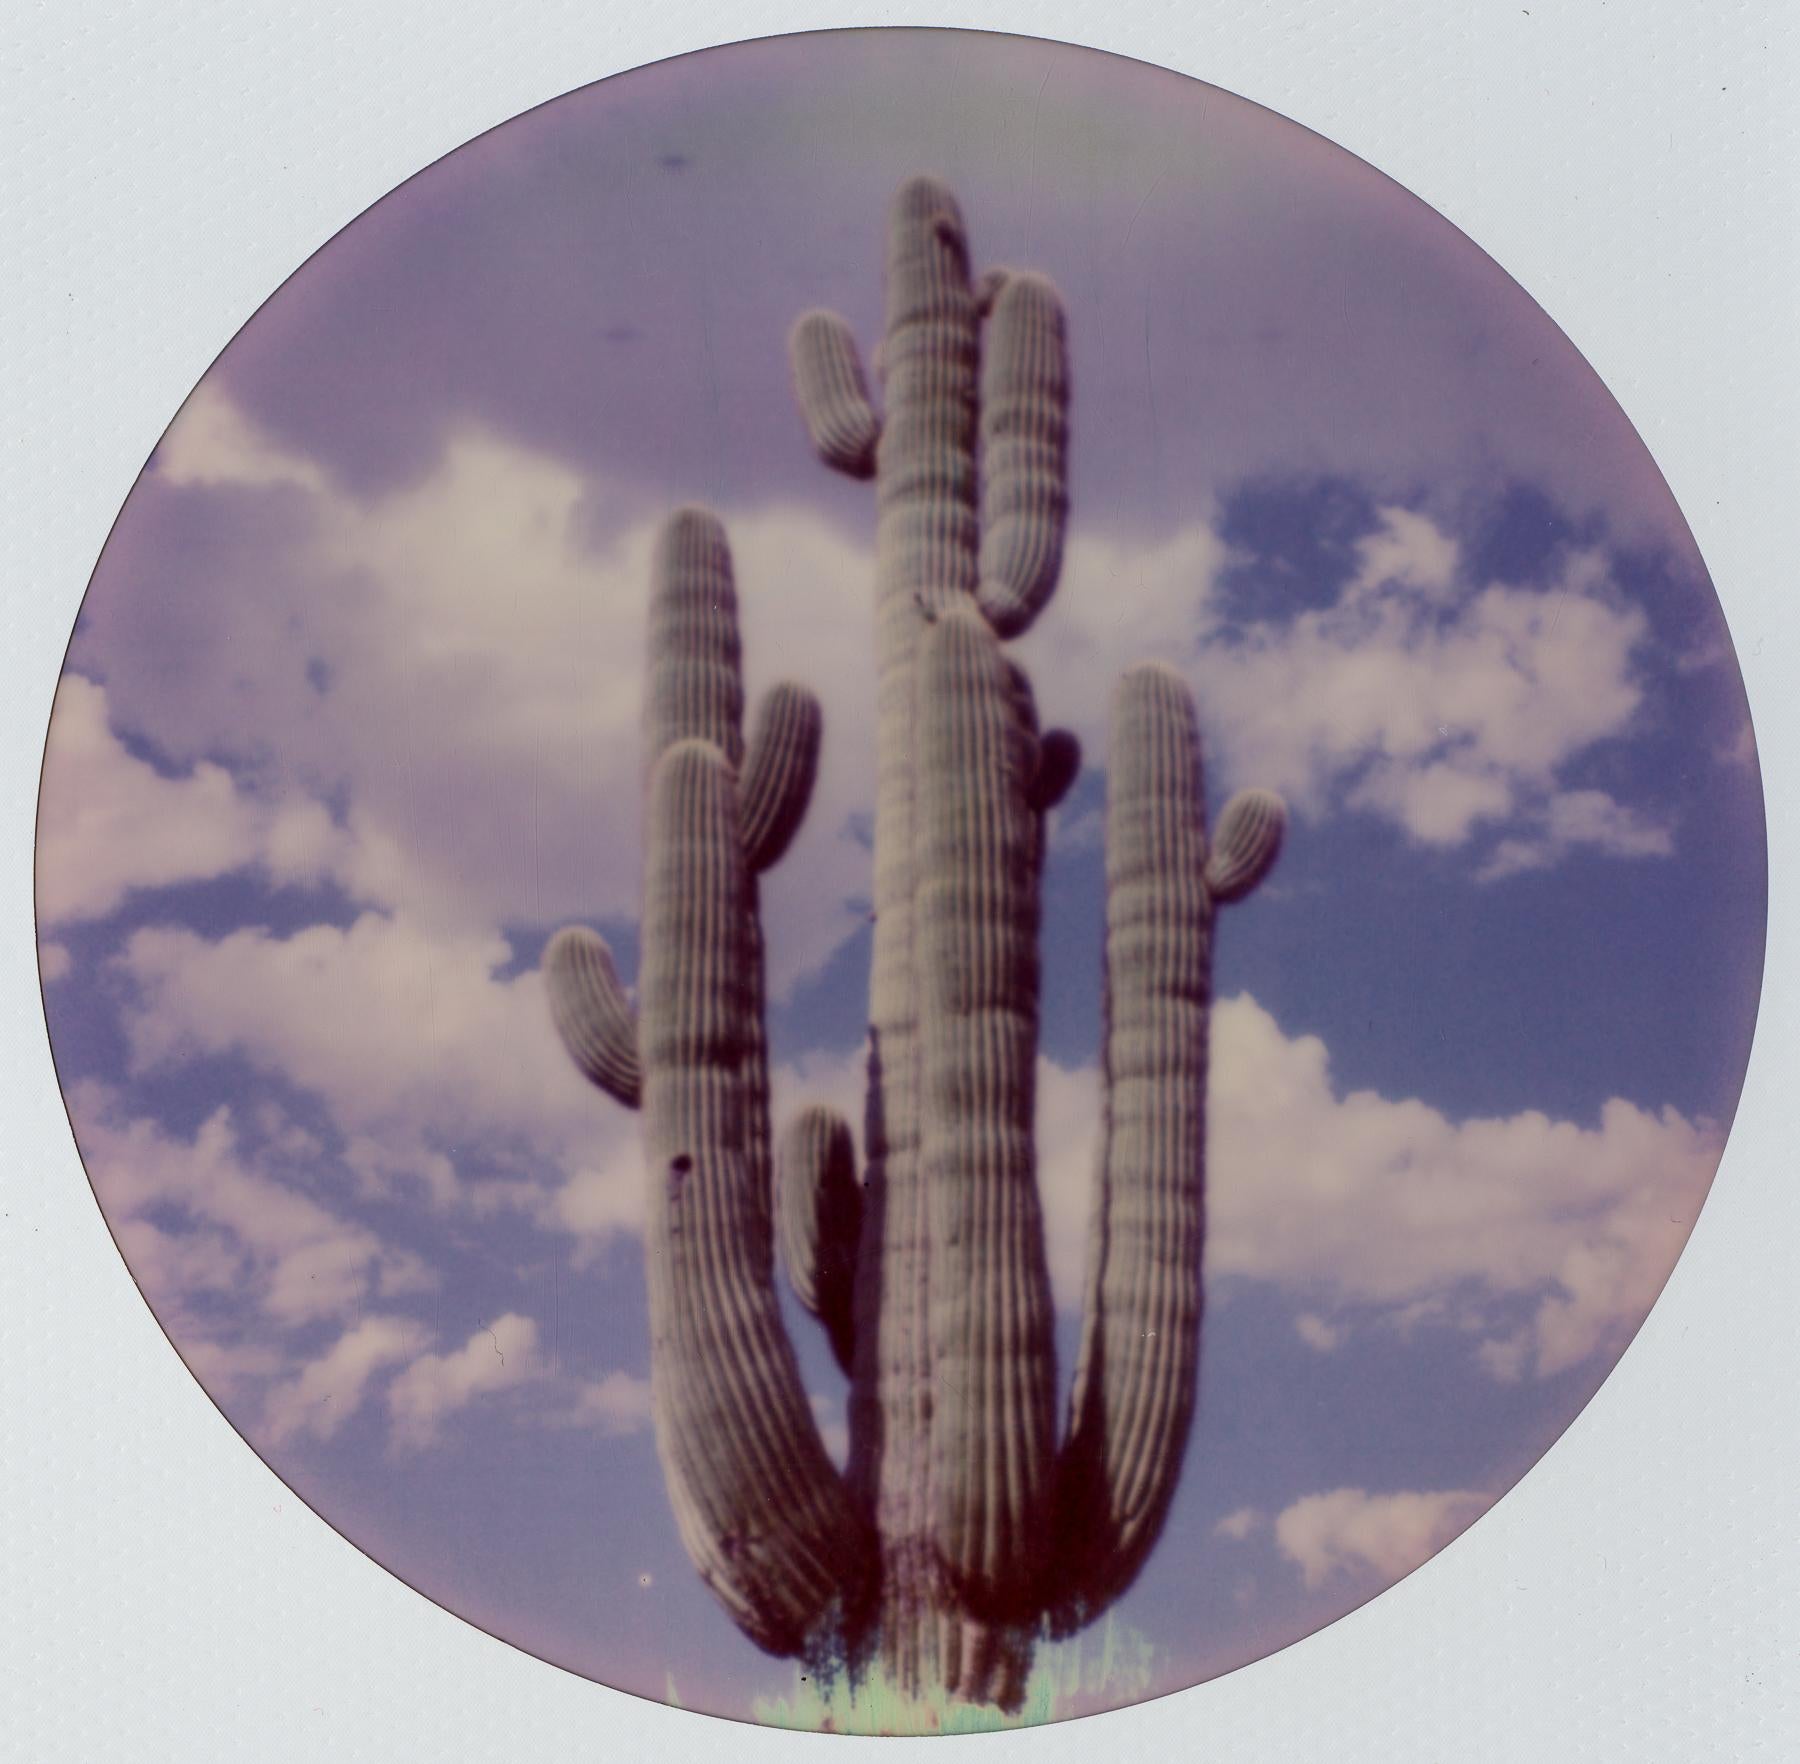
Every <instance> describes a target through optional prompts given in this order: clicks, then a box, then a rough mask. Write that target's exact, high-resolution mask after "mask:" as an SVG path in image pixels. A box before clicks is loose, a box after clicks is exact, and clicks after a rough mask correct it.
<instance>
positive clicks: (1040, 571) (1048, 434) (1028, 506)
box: [976, 274, 1069, 637]
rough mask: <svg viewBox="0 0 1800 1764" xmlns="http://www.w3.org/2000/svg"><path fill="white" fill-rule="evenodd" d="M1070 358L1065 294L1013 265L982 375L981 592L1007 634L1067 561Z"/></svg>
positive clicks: (991, 618)
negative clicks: (1064, 554)
mask: <svg viewBox="0 0 1800 1764" xmlns="http://www.w3.org/2000/svg"><path fill="white" fill-rule="evenodd" d="M1068 436H1069V360H1068V345H1067V342H1066V338H1065V332H1064V324H1063V310H1062V301H1061V300H1060V299H1059V297H1058V296H1057V292H1056V290H1055V288H1054V287H1052V286H1051V284H1050V283H1049V282H1048V281H1047V280H1045V278H1044V277H1042V276H1038V275H1030V274H1009V275H1007V276H1006V277H1005V279H1004V282H1003V283H1002V284H1001V286H1000V287H999V290H998V293H997V295H996V296H995V297H994V301H993V313H992V316H991V317H990V318H989V320H988V335H987V350H986V356H985V359H984V361H983V364H982V376H981V471H982V478H983V490H982V505H981V574H980V586H979V587H978V589H977V590H976V598H977V599H978V601H979V602H980V605H981V610H982V612H983V613H984V614H985V615H986V616H987V620H988V623H989V624H990V625H992V626H993V627H994V630H995V631H996V632H997V633H998V634H999V635H1000V636H1002V637H1015V636H1017V635H1018V634H1019V633H1020V632H1022V631H1024V630H1025V629H1026V628H1027V627H1028V626H1029V625H1030V624H1031V622H1032V620H1034V619H1035V618H1036V617H1037V616H1038V614H1039V613H1040V612H1042V611H1043V609H1044V607H1045V605H1046V604H1047V603H1048V601H1049V599H1050V596H1051V595H1052V594H1053V593H1054V592H1055V590H1056V582H1057V578H1058V576H1059V575H1060V574H1061V571H1062V552H1063V527H1064V524H1065V522H1066V520H1067V517H1068V508H1069V491H1068V466H1067V461H1068Z"/></svg>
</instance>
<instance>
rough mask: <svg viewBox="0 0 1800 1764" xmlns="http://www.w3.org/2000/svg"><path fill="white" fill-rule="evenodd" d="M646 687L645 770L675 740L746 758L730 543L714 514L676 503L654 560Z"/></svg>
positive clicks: (740, 653)
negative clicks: (704, 744)
mask: <svg viewBox="0 0 1800 1764" xmlns="http://www.w3.org/2000/svg"><path fill="white" fill-rule="evenodd" d="M646 662H647V678H646V681H645V688H644V768H645V773H646V775H648V773H649V772H650V770H651V769H652V768H653V767H654V766H655V764H656V762H657V760H658V759H659V758H660V757H661V756H662V754H663V753H664V752H665V750H667V749H668V748H670V747H672V746H673V745H674V744H675V743H676V742H678V741H689V740H695V741H710V742H711V743H712V744H713V745H714V746H715V747H716V748H718V749H719V751H720V752H721V753H722V754H724V756H725V758H726V760H727V761H728V762H729V763H730V764H731V765H733V766H736V765H738V764H740V763H741V761H742V760H743V757H744V737H743V720H744V684H743V648H742V644H741V643H740V641H739V638H738V620H737V585H736V581H735V577H734V573H733V570H732V565H731V547H730V545H729V544H728V543H727V541H726V537H725V528H724V526H723V524H722V523H721V522H720V520H719V518H718V516H717V515H715V514H713V513H712V512H711V511H710V510H708V509H704V508H681V509H677V510H676V511H675V513H674V514H672V515H670V516H669V518H668V519H667V520H666V521H665V522H664V523H663V526H662V529H661V531H660V532H659V533H658V535H657V540H656V549H655V552H654V555H653V558H652V562H651V586H650V630H649V644H648V650H647V654H646Z"/></svg>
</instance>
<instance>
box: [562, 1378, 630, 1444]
mask: <svg viewBox="0 0 1800 1764" xmlns="http://www.w3.org/2000/svg"><path fill="white" fill-rule="evenodd" d="M560 1419H561V1421H562V1423H563V1424H565V1425H567V1426H571V1427H594V1428H597V1429H599V1431H600V1432H601V1433H606V1434H629V1433H642V1432H643V1430H644V1429H645V1428H646V1427H648V1426H649V1425H650V1380H649V1379H648V1378H639V1377H637V1376H636V1374H634V1373H631V1372H624V1371H613V1372H608V1373H607V1375H606V1376H605V1377H604V1378H598V1379H594V1380H591V1381H589V1382H587V1383H584V1384H582V1385H580V1386H579V1387H578V1388H577V1390H576V1392H575V1396H574V1401H573V1403H572V1404H571V1405H570V1407H569V1408H568V1409H567V1410H566V1411H564V1412H563V1414H562V1415H561V1417H560Z"/></svg>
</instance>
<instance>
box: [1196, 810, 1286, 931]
mask: <svg viewBox="0 0 1800 1764" xmlns="http://www.w3.org/2000/svg"><path fill="white" fill-rule="evenodd" d="M1286 831H1287V805H1286V804H1285V803H1283V802H1282V800H1281V798H1280V797H1279V796H1277V795H1276V794H1275V793H1274V791H1272V790H1240V791H1239V792H1238V793H1237V795H1236V796H1234V797H1233V798H1232V799H1231V800H1230V802H1228V803H1226V805H1225V812H1224V813H1223V814H1222V815H1220V816H1219V824H1218V826H1217V827H1216V828H1215V829H1214V831H1213V842H1212V855H1211V856H1210V857H1209V858H1208V859H1207V860H1206V886H1207V891H1208V892H1209V893H1210V894H1211V895H1212V897H1213V904H1214V905H1215V906H1225V905H1228V904H1229V903H1230V902H1232V901H1234V900H1242V899H1243V898H1244V896H1245V895H1246V894H1248V893H1249V892H1250V891H1251V890H1252V889H1253V888H1254V887H1255V886H1256V885H1257V883H1259V882H1260V881H1261V880H1262V879H1263V877H1265V876H1266V875H1268V873H1269V871H1270V870H1272V869H1273V868H1274V867H1275V860H1276V858H1278V857H1279V856H1280V855H1281V841H1282V837H1283V835H1284V834H1285V833H1286Z"/></svg>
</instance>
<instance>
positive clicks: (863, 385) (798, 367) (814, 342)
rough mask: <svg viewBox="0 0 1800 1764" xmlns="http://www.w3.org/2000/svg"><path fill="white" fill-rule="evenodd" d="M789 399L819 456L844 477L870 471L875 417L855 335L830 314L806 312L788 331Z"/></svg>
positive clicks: (862, 475)
mask: <svg viewBox="0 0 1800 1764" xmlns="http://www.w3.org/2000/svg"><path fill="white" fill-rule="evenodd" d="M788 362H789V365H790V366H791V368H792V370H793V376H794V397H795V400H796V402H797V403H798V404H799V406H800V414H801V416H802V417H803V418H804V419H805V421H806V431H807V433H808V434H809V435H810V436H811V437H812V444H813V447H814V449H815V450H816V451H817V453H818V455H819V457H820V458H821V459H822V460H824V462H825V463H826V464H827V465H828V466H830V467H831V468H832V470H833V471H839V472H842V473H843V474H844V475H845V476H846V477H850V478H871V477H873V476H874V475H875V444H876V442H877V441H878V440H880V438H881V419H880V418H879V417H878V416H877V415H876V414H875V407H874V406H873V405H872V404H870V402H869V384H868V381H867V380H866V379H865V378H864V377H863V370H862V361H861V359H860V357H859V356H858V355H857V353H856V336H855V334H854V333H853V332H852V331H851V329H850V326H849V325H848V323H846V322H845V320H843V319H841V318H839V317H838V315H837V314H836V313H835V312H809V313H806V314H804V315H803V316H802V317H801V318H799V319H798V320H796V321H795V324H794V328H793V330H792V331H791V332H789V334H788Z"/></svg>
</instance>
